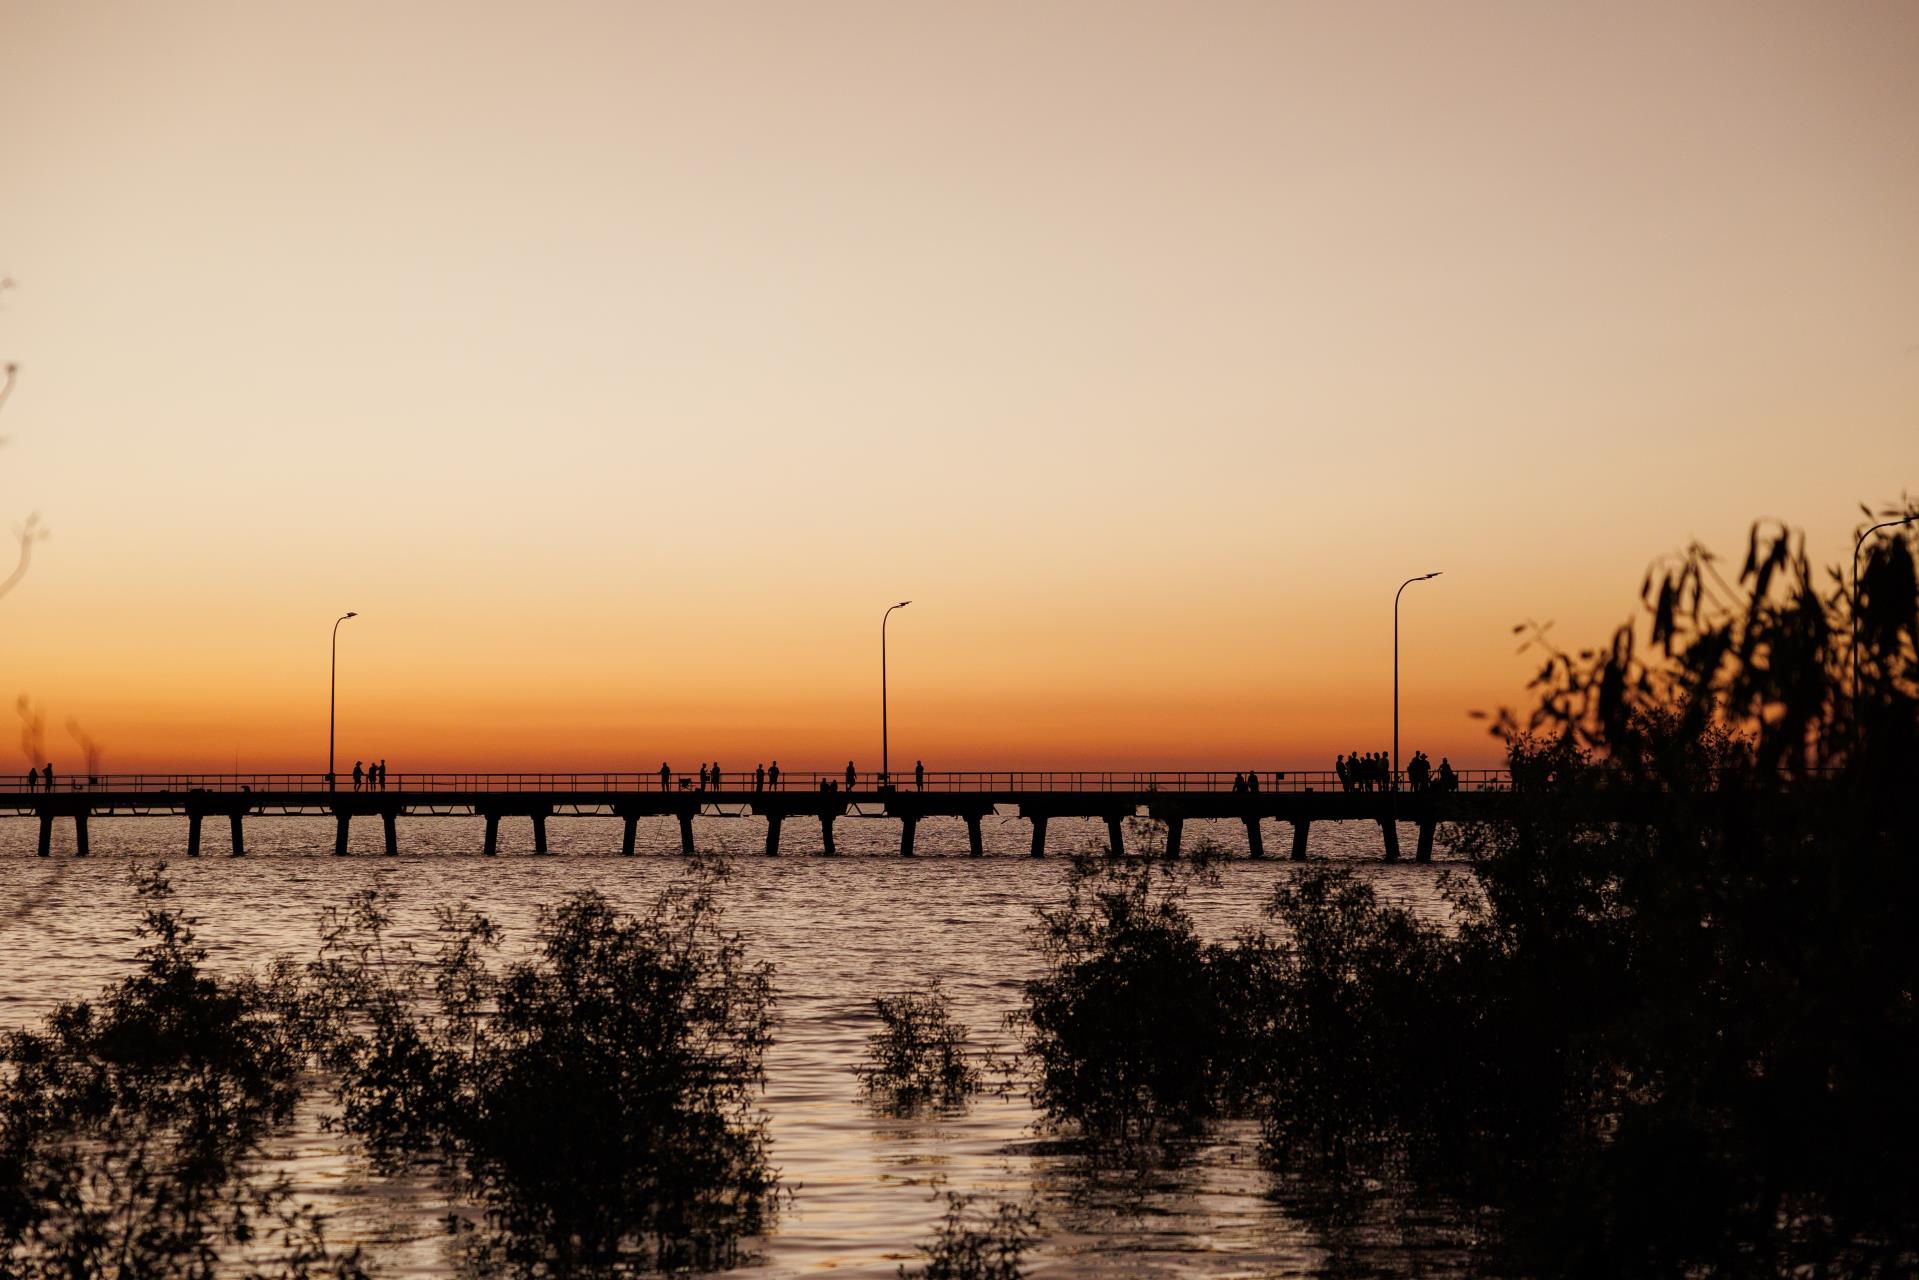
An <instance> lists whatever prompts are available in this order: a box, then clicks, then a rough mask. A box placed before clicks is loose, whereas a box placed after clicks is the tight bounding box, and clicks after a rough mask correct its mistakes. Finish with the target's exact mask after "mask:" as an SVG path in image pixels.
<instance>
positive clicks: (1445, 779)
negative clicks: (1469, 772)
mask: <svg viewBox="0 0 1919 1280" xmlns="http://www.w3.org/2000/svg"><path fill="white" fill-rule="evenodd" d="M1439 789H1440V790H1441V791H1457V790H1459V775H1458V774H1456V773H1454V772H1453V762H1452V761H1451V760H1448V759H1447V758H1446V757H1445V756H1441V757H1439Z"/></svg>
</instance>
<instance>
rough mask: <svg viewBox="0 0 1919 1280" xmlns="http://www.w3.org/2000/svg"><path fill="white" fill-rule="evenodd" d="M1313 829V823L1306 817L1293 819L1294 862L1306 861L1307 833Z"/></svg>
mask: <svg viewBox="0 0 1919 1280" xmlns="http://www.w3.org/2000/svg"><path fill="white" fill-rule="evenodd" d="M1312 829H1313V824H1312V823H1311V822H1309V821H1307V820H1306V819H1305V818H1295V819H1294V820H1293V861H1294V862H1304V861H1306V833H1307V832H1308V831H1311V830H1312Z"/></svg>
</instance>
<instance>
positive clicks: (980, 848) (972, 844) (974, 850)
mask: <svg viewBox="0 0 1919 1280" xmlns="http://www.w3.org/2000/svg"><path fill="white" fill-rule="evenodd" d="M979 822H980V818H979V815H978V814H977V813H969V814H967V815H966V852H967V853H968V854H970V855H972V856H973V857H975V858H983V857H985V856H986V841H985V840H984V839H983V838H982V837H981V836H980V830H979Z"/></svg>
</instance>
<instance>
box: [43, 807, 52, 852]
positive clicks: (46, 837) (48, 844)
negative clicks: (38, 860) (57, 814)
mask: <svg viewBox="0 0 1919 1280" xmlns="http://www.w3.org/2000/svg"><path fill="white" fill-rule="evenodd" d="M52 853H53V815H52V814H50V813H43V814H41V815H40V856H41V857H43V858H45V857H49V856H51V855H52Z"/></svg>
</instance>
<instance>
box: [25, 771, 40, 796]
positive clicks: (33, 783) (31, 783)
mask: <svg viewBox="0 0 1919 1280" xmlns="http://www.w3.org/2000/svg"><path fill="white" fill-rule="evenodd" d="M39 786H40V771H39V770H38V769H29V770H27V790H29V791H33V790H36V789H37V788H38V787H39Z"/></svg>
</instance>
